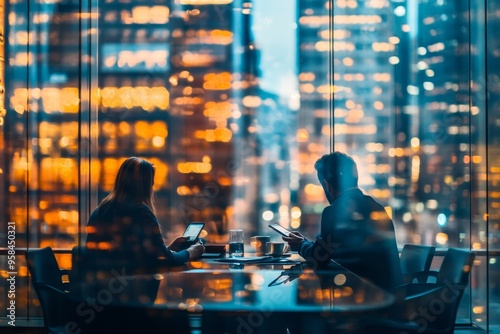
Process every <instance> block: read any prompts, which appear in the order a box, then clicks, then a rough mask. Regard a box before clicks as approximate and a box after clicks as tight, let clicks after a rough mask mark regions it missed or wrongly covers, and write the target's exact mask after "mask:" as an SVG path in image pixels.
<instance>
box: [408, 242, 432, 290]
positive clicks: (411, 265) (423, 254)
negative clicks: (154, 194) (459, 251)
mask: <svg viewBox="0 0 500 334" xmlns="http://www.w3.org/2000/svg"><path fill="white" fill-rule="evenodd" d="M435 250H436V247H434V246H424V245H413V244H406V245H404V247H403V250H402V251H401V257H400V263H401V271H402V272H403V278H404V280H405V282H406V283H411V281H410V280H411V278H412V276H411V274H412V273H415V272H421V271H428V270H429V269H430V267H431V262H432V258H433V257H434V252H435Z"/></svg>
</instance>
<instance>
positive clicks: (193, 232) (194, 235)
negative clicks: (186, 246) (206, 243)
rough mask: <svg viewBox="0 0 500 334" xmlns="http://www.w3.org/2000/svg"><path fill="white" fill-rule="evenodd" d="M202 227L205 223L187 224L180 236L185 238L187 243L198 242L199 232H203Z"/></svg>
mask: <svg viewBox="0 0 500 334" xmlns="http://www.w3.org/2000/svg"><path fill="white" fill-rule="evenodd" d="M203 226H205V223H202V222H192V223H189V225H188V226H187V227H186V230H185V231H184V234H183V235H182V236H183V237H187V238H188V239H187V241H188V242H195V241H196V240H198V237H199V236H200V233H201V230H203Z"/></svg>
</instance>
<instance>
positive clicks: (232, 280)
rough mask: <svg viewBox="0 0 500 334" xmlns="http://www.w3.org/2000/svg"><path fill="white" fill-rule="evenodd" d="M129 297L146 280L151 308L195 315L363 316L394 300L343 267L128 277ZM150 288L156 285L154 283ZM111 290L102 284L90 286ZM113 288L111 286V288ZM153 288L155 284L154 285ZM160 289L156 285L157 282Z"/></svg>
mask: <svg viewBox="0 0 500 334" xmlns="http://www.w3.org/2000/svg"><path fill="white" fill-rule="evenodd" d="M122 280H123V281H126V282H127V289H125V290H124V291H123V293H126V294H127V295H128V296H140V295H141V293H143V292H144V291H141V289H142V287H143V284H141V283H142V282H151V281H152V280H154V281H156V282H157V284H156V286H158V290H157V294H156V298H155V300H154V303H150V306H151V307H166V308H169V309H181V310H188V311H193V312H201V311H203V310H209V311H210V310H242V311H248V310H255V309H259V310H262V309H266V310H273V311H278V312H280V311H282V312H304V311H305V312H323V311H328V312H345V311H349V312H357V311H363V310H370V309H380V308H383V307H386V306H388V305H390V304H391V303H392V302H393V299H394V298H393V296H392V295H391V294H389V293H387V292H385V291H384V290H382V289H380V288H378V287H377V286H375V285H373V284H371V283H370V282H368V281H366V280H364V279H361V278H359V277H358V276H356V275H354V274H353V273H351V272H349V271H348V270H346V269H343V268H342V267H340V266H337V267H334V268H332V269H331V270H327V271H315V270H312V269H308V268H305V269H304V268H302V266H301V265H295V266H288V267H287V268H285V269H283V270H276V269H262V268H259V269H256V268H255V267H254V266H249V267H247V266H245V267H244V268H243V269H239V270H231V269H229V266H228V265H226V266H225V268H224V267H221V269H204V268H202V269H190V270H188V271H178V272H163V273H156V274H151V275H135V276H126V277H124V278H123V279H122ZM149 284H150V283H149ZM84 285H85V289H84V290H85V291H95V292H96V293H97V294H98V293H99V291H97V290H96V289H92V288H90V287H92V286H94V287H96V286H98V287H101V288H102V287H103V286H106V283H103V282H102V281H101V280H99V279H97V280H93V281H92V282H87V283H84ZM108 285H109V284H108ZM149 286H151V284H150V285H149ZM153 286H154V284H153ZM142 300H144V299H141V298H124V297H123V296H118V298H114V299H113V301H116V302H118V303H121V304H123V303H124V304H135V305H137V304H141V303H142Z"/></svg>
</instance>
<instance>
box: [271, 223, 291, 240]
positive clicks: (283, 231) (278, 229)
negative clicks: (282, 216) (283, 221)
mask: <svg viewBox="0 0 500 334" xmlns="http://www.w3.org/2000/svg"><path fill="white" fill-rule="evenodd" d="M269 227H270V228H272V229H273V230H275V231H276V232H278V233H279V234H281V235H283V236H285V237H288V236H289V235H290V231H289V230H287V229H286V228H284V227H283V226H281V225H280V224H269Z"/></svg>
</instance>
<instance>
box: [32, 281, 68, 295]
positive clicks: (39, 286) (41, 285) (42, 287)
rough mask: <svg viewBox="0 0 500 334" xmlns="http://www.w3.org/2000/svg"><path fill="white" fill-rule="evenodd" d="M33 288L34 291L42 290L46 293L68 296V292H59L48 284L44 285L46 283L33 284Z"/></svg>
mask: <svg viewBox="0 0 500 334" xmlns="http://www.w3.org/2000/svg"><path fill="white" fill-rule="evenodd" d="M33 286H34V287H35V289H36V290H38V289H40V290H44V291H47V292H53V293H57V294H60V295H67V294H68V292H66V291H63V290H60V289H58V288H56V287H54V286H52V285H50V284H46V283H40V282H33Z"/></svg>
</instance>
